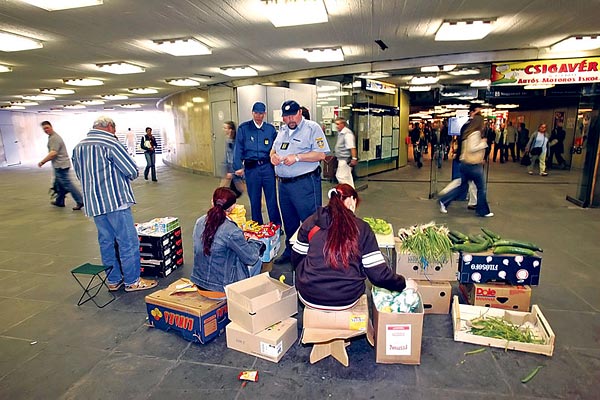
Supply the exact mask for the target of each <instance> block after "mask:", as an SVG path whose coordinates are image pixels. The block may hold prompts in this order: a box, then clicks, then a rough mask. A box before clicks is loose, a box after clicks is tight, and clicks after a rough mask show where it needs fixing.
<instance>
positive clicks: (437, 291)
mask: <svg viewBox="0 0 600 400" xmlns="http://www.w3.org/2000/svg"><path fill="white" fill-rule="evenodd" d="M416 282H417V284H418V285H419V293H420V294H421V299H422V300H423V310H424V311H425V314H448V313H449V312H450V300H451V299H452V285H450V282H429V281H416Z"/></svg>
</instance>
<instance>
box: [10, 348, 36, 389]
mask: <svg viewBox="0 0 600 400" xmlns="http://www.w3.org/2000/svg"><path fill="white" fill-rule="evenodd" d="M43 351H44V349H42V350H40V351H38V352H37V353H35V354H33V355H32V356H31V357H29V358H27V359H26V360H24V361H23V362H22V363H20V364H16V365H14V366H13V368H12V369H11V370H10V372H8V373H7V374H4V375H3V376H0V383H2V381H3V380H4V379H6V378H7V377H9V376H10V374H12V373H13V372H14V371H16V370H17V369H18V368H19V367H21V366H22V365H25V364H26V363H28V362H29V361H31V360H33V359H34V358H36V357H37V356H39V355H40V353H42V352H43Z"/></svg>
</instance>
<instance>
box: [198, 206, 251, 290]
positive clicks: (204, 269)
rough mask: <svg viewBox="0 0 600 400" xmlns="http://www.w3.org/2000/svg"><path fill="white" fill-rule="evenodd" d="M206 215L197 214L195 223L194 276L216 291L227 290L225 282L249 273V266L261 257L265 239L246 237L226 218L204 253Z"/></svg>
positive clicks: (202, 285) (204, 286) (228, 282)
mask: <svg viewBox="0 0 600 400" xmlns="http://www.w3.org/2000/svg"><path fill="white" fill-rule="evenodd" d="M205 224H206V215H203V216H202V217H200V218H198V220H197V221H196V225H195V226H194V233H193V239H194V269H193V270H192V276H191V280H192V282H194V283H195V284H196V285H198V286H200V287H202V288H204V289H208V290H214V291H217V292H224V291H225V289H224V286H226V285H228V284H230V283H233V282H237V281H239V280H242V279H246V278H248V277H250V272H249V268H248V266H251V265H255V264H256V263H257V262H261V260H260V248H261V246H262V243H261V242H259V241H257V240H249V241H246V239H245V238H244V232H242V230H241V229H240V228H239V227H238V226H237V225H236V224H235V222H233V221H231V220H230V219H226V220H225V221H224V222H223V223H222V224H221V226H219V228H218V229H217V232H216V234H215V239H214V241H213V244H212V247H211V249H210V255H208V256H207V255H205V254H204V243H203V240H202V233H203V232H204V227H205Z"/></svg>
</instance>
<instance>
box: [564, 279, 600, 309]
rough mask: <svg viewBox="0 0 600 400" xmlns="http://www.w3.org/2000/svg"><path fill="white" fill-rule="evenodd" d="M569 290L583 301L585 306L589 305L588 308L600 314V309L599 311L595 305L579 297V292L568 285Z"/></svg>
mask: <svg viewBox="0 0 600 400" xmlns="http://www.w3.org/2000/svg"><path fill="white" fill-rule="evenodd" d="M567 289H568V290H570V291H571V292H573V294H574V295H575V296H576V297H578V298H579V300H581V301H583V302H584V303H585V304H587V305H588V306H590V308H591V309H592V310H594V311H595V312H596V313H600V309H598V308H596V307H594V305H593V304H591V303H590V302H588V301H587V300H586V299H585V298H583V297H581V296H580V295H579V292H578V291H577V290H575V289H573V288H572V287H571V285H567Z"/></svg>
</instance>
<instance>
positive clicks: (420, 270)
mask: <svg viewBox="0 0 600 400" xmlns="http://www.w3.org/2000/svg"><path fill="white" fill-rule="evenodd" d="M400 243H401V242H399V241H397V242H396V273H397V274H400V275H402V276H403V277H405V278H407V279H408V278H411V279H420V280H428V281H438V282H439V281H441V282H448V281H455V280H456V276H457V273H458V254H456V253H452V256H451V257H450V259H449V260H444V261H435V260H427V261H425V262H423V261H422V260H420V259H419V257H417V256H415V255H413V254H403V253H402V249H401V248H400Z"/></svg>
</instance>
